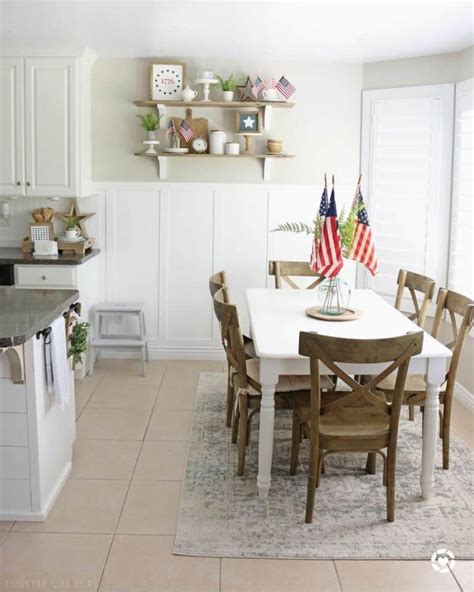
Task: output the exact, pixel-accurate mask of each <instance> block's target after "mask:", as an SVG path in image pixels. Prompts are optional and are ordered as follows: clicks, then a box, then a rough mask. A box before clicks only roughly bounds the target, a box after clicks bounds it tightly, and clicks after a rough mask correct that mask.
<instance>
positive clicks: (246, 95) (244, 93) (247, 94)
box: [237, 76, 257, 102]
mask: <svg viewBox="0 0 474 592" xmlns="http://www.w3.org/2000/svg"><path fill="white" fill-rule="evenodd" d="M237 88H238V89H239V91H240V100H241V101H253V102H255V101H256V100H257V99H256V97H255V95H254V94H253V90H252V88H253V84H252V81H251V80H250V76H247V80H246V82H245V84H244V85H242V86H238V87H237Z"/></svg>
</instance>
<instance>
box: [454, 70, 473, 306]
mask: <svg viewBox="0 0 474 592" xmlns="http://www.w3.org/2000/svg"><path fill="white" fill-rule="evenodd" d="M473 138H474V79H473V78H471V79H469V80H465V81H464V82H461V83H459V84H457V85H456V109H455V120H454V163H453V203H452V214H451V248H450V258H449V272H448V282H449V288H450V289H451V290H455V291H456V292H460V293H461V294H465V295H466V296H470V297H471V298H472V297H474V276H473V271H474V270H473V267H474V257H473V255H474V253H473V251H474V223H473V221H474V208H473V199H474V195H473V183H474V174H473V171H474V141H473Z"/></svg>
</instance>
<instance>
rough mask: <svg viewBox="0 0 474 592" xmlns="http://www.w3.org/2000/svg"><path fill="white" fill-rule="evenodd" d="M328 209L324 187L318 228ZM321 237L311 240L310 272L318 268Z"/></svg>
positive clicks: (326, 192) (326, 193)
mask: <svg viewBox="0 0 474 592" xmlns="http://www.w3.org/2000/svg"><path fill="white" fill-rule="evenodd" d="M327 209H328V188H327V187H326V186H325V187H324V191H323V194H322V196H321V204H320V206H319V225H320V228H321V227H322V225H323V222H324V218H325V216H326V212H327ZM320 240H321V237H319V238H318V237H316V236H315V237H314V240H313V246H312V249H311V256H310V259H309V266H310V268H311V271H314V272H316V271H317V266H318V249H319V243H320Z"/></svg>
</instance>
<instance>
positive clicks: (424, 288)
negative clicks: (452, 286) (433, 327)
mask: <svg viewBox="0 0 474 592" xmlns="http://www.w3.org/2000/svg"><path fill="white" fill-rule="evenodd" d="M397 284H398V290H397V295H396V297H395V308H396V309H397V310H401V306H402V299H403V295H404V293H405V290H408V292H409V294H410V296H411V299H412V302H413V307H414V309H415V312H413V313H412V314H410V315H409V316H408V318H409V319H410V320H411V321H415V323H416V324H417V325H418V326H419V327H421V328H423V327H424V326H425V321H426V314H427V312H428V307H429V305H430V302H431V301H432V300H433V296H434V292H435V287H436V282H435V281H434V280H432V279H431V278H429V277H426V276H424V275H420V274H419V273H414V272H413V271H406V270H405V269H400V271H399V272H398V278H397ZM417 293H419V294H421V295H422V298H421V304H420V302H419V300H418V296H417Z"/></svg>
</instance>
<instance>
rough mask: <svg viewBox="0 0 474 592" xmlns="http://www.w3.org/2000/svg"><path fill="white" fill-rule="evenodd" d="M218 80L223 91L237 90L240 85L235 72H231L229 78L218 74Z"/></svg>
mask: <svg viewBox="0 0 474 592" xmlns="http://www.w3.org/2000/svg"><path fill="white" fill-rule="evenodd" d="M217 80H218V81H219V86H220V87H221V89H222V90H223V91H235V90H237V87H238V85H239V83H238V81H237V80H236V79H235V78H234V75H233V74H231V75H230V76H229V78H227V79H225V78H221V77H220V76H217Z"/></svg>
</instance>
